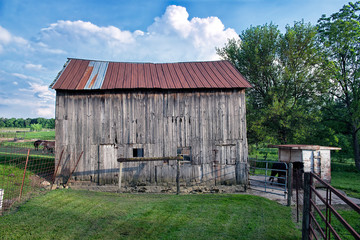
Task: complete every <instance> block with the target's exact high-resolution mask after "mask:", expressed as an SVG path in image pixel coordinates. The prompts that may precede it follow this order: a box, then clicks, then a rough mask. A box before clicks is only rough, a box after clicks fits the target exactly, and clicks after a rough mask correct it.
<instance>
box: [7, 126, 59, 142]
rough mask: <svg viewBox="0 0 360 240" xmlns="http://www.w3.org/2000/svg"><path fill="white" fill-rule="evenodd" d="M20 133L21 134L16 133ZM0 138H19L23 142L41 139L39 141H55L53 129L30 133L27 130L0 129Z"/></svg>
mask: <svg viewBox="0 0 360 240" xmlns="http://www.w3.org/2000/svg"><path fill="white" fill-rule="evenodd" d="M16 131H21V132H16ZM0 138H20V139H25V140H32V139H41V140H55V130H54V129H44V130H42V131H40V132H30V130H29V129H22V128H20V129H8V128H1V129H0Z"/></svg>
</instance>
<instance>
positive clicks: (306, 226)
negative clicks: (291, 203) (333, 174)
mask: <svg viewBox="0 0 360 240" xmlns="http://www.w3.org/2000/svg"><path fill="white" fill-rule="evenodd" d="M310 186H311V176H310V173H309V172H306V173H304V205H303V222H302V240H308V239H309V235H310V211H311V206H310V192H311V188H310Z"/></svg>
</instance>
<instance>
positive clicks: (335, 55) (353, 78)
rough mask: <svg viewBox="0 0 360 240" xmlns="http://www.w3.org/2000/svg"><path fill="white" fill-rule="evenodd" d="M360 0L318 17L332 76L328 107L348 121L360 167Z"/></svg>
mask: <svg viewBox="0 0 360 240" xmlns="http://www.w3.org/2000/svg"><path fill="white" fill-rule="evenodd" d="M359 13H360V2H359V1H358V2H356V3H349V4H348V5H344V6H343V7H342V8H341V9H340V11H339V12H337V13H334V14H332V15H331V16H330V17H326V15H323V16H322V17H321V18H320V19H319V21H318V26H319V28H318V32H319V39H318V41H319V45H321V49H322V53H323V55H324V56H325V58H326V63H327V64H326V70H327V72H328V75H329V76H330V77H331V81H330V83H331V88H330V91H329V94H328V95H327V99H325V100H326V103H327V105H326V106H325V110H326V111H328V112H329V115H331V118H329V119H328V120H332V121H337V122H339V123H343V124H345V125H346V127H347V129H348V132H349V133H350V134H351V136H352V144H353V149H354V158H355V165H356V167H357V169H358V170H360V146H359V129H360V69H359V66H360V16H359Z"/></svg>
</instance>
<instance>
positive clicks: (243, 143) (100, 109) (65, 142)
mask: <svg viewBox="0 0 360 240" xmlns="http://www.w3.org/2000/svg"><path fill="white" fill-rule="evenodd" d="M133 148H143V149H144V156H145V157H167V156H176V155H177V152H178V149H181V148H184V149H187V151H188V149H190V151H191V164H184V165H182V167H181V180H182V181H183V182H187V183H189V184H192V183H196V184H201V183H203V184H214V183H215V182H217V183H225V184H231V183H235V182H237V183H238V184H241V183H246V181H247V179H246V177H247V176H246V175H247V174H246V162H247V154H248V153H247V151H248V148H247V139H246V119H245V90H242V89H238V90H231V91H200V92H161V91H158V92H155V91H154V92H149V91H142V92H130V93H129V92H117V91H104V92H100V91H98V92H93V91H81V92H80V91H60V90H58V91H57V96H56V159H57V161H58V159H59V155H60V152H61V151H62V149H65V152H67V153H72V155H71V156H68V155H67V157H68V158H69V160H68V161H67V162H65V161H64V160H63V161H64V163H63V164H61V165H62V170H61V175H63V176H66V174H67V172H68V171H70V170H71V169H72V166H74V165H75V159H76V157H77V156H78V155H79V154H80V153H81V151H84V155H83V157H82V159H81V161H80V163H79V165H78V167H77V170H76V173H75V174H74V176H76V178H77V179H84V180H92V181H95V182H96V181H97V179H98V177H99V178H100V183H105V182H116V181H117V176H118V168H119V163H118V162H117V160H116V158H117V157H133ZM64 158H66V156H65V157H64ZM175 177H176V162H175V161H170V162H169V163H163V162H151V163H124V165H123V182H124V184H127V183H129V182H133V183H138V182H150V183H157V184H167V183H169V182H172V183H174V182H175Z"/></svg>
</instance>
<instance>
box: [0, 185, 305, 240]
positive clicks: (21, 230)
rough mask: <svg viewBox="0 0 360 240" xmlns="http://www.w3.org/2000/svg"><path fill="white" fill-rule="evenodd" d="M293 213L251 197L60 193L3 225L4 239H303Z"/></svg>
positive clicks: (5, 218) (51, 194)
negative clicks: (292, 217)
mask: <svg viewBox="0 0 360 240" xmlns="http://www.w3.org/2000/svg"><path fill="white" fill-rule="evenodd" d="M290 211H291V210H290V208H289V207H285V206H281V205H279V204H277V203H275V202H272V201H270V200H267V199H264V198H261V197H257V196H250V195H227V194H224V195H217V194H216V195H210V194H209V195H178V196H177V195H160V194H144V195H142V194H133V195H131V194H115V193H99V192H89V191H74V190H70V189H69V190H56V191H51V192H49V193H47V194H45V195H42V196H40V197H37V198H33V199H31V200H29V201H28V202H26V203H25V204H23V205H21V206H20V207H19V208H18V211H16V212H14V213H11V214H8V215H5V216H3V217H2V218H1V221H0V236H2V237H3V238H4V239H123V238H126V239H300V236H301V233H300V230H298V229H296V228H295V225H294V223H293V222H292V221H291V213H290Z"/></svg>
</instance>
